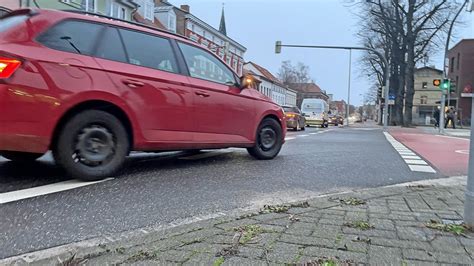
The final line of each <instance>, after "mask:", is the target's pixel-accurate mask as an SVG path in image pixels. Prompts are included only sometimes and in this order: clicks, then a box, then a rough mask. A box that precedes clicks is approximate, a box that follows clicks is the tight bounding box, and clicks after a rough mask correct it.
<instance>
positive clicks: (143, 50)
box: [0, 9, 286, 180]
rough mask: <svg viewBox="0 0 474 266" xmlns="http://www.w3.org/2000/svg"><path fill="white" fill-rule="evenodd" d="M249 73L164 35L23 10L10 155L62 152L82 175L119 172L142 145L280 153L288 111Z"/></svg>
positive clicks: (3, 120)
mask: <svg viewBox="0 0 474 266" xmlns="http://www.w3.org/2000/svg"><path fill="white" fill-rule="evenodd" d="M19 33H25V34H19ZM248 80H249V79H247V78H240V77H238V76H237V74H236V73H234V72H233V71H232V70H231V68H229V67H228V66H227V65H226V63H224V62H223V61H222V60H221V59H220V58H218V57H217V56H216V55H215V54H214V53H212V52H210V51H209V50H207V49H206V48H203V47H201V46H199V45H197V44H196V43H194V42H192V41H190V40H187V39H185V38H183V37H181V36H178V35H175V34H172V33H169V32H166V31H160V30H157V29H154V28H149V27H146V26H141V25H137V24H134V23H131V22H126V21H120V20H116V19H113V18H109V17H105V16H101V15H86V14H82V13H78V12H66V11H54V10H41V9H38V10H37V9H21V10H16V11H13V12H11V13H10V14H8V15H6V16H5V17H3V18H1V19H0V106H1V108H2V111H1V112H0V125H1V130H0V155H2V156H4V157H6V158H8V159H11V160H14V161H23V162H24V161H31V160H35V159H36V158H38V157H40V156H41V155H43V154H44V153H45V152H46V151H48V150H52V153H53V156H54V159H55V161H56V163H57V164H58V165H59V166H61V167H62V168H63V169H65V170H66V172H67V173H68V174H69V175H70V176H72V177H75V178H79V179H83V180H98V179H102V178H105V177H109V176H111V175H114V174H115V173H116V172H117V171H118V170H119V169H120V168H121V166H122V165H123V163H124V161H125V158H126V156H127V155H128V154H129V152H130V151H136V150H137V151H163V150H165V151H171V150H197V149H218V148H228V147H240V148H247V150H248V152H249V153H250V154H251V155H252V156H253V157H255V158H257V159H272V158H274V157H275V156H277V154H278V153H279V151H280V149H281V147H282V144H283V143H284V139H285V134H286V130H283V129H284V128H286V124H285V119H284V114H283V110H282V108H281V107H280V106H278V105H277V104H275V103H273V102H272V101H271V99H269V98H267V97H266V96H264V95H263V94H261V93H260V92H258V91H257V90H255V89H250V87H251V84H248V82H251V81H248Z"/></svg>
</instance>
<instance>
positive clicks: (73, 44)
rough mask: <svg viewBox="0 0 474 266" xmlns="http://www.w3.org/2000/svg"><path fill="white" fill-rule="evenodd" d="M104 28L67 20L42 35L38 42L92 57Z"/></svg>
mask: <svg viewBox="0 0 474 266" xmlns="http://www.w3.org/2000/svg"><path fill="white" fill-rule="evenodd" d="M103 29H104V26H102V25H99V24H95V23H88V22H84V21H78V20H67V21H63V22H60V23H59V24H57V25H55V26H53V27H51V28H50V29H48V30H47V31H46V32H44V33H43V34H41V35H40V36H39V37H38V38H37V41H38V42H40V43H41V44H43V45H45V46H47V47H49V48H52V49H56V50H60V51H64V52H70V53H76V54H84V55H91V54H92V53H93V52H94V51H93V50H94V46H95V44H96V42H97V39H98V37H99V34H100V33H101V31H102V30H103Z"/></svg>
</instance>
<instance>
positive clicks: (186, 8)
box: [179, 5, 189, 13]
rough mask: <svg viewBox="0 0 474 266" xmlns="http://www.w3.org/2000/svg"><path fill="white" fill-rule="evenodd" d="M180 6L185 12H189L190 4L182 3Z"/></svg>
mask: <svg viewBox="0 0 474 266" xmlns="http://www.w3.org/2000/svg"><path fill="white" fill-rule="evenodd" d="M179 8H181V9H182V10H184V11H185V12H187V13H189V5H181V6H180V7H179Z"/></svg>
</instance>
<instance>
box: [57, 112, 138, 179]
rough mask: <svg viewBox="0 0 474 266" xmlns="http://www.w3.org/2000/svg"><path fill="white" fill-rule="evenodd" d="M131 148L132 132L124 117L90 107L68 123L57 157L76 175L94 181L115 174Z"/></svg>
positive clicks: (62, 132) (62, 131) (75, 176)
mask: <svg viewBox="0 0 474 266" xmlns="http://www.w3.org/2000/svg"><path fill="white" fill-rule="evenodd" d="M129 148H130V142H129V139H128V134H127V131H126V130H125V128H124V126H123V125H122V123H121V122H120V120H118V119H117V118H116V117H115V116H113V115H111V114H109V113H107V112H104V111H99V110H90V111H84V112H81V113H78V114H76V115H75V116H74V117H72V118H71V119H70V120H69V121H67V122H66V124H65V125H64V127H63V128H62V129H61V131H60V133H59V137H58V140H57V142H56V145H55V147H54V148H53V156H54V159H55V161H56V163H57V164H58V165H60V166H61V167H62V168H64V169H65V170H66V172H67V173H68V174H69V175H71V176H72V177H74V178H78V179H81V180H85V181H94V180H100V179H103V178H105V177H109V176H112V175H114V174H115V173H116V172H117V171H118V170H119V169H120V167H121V166H122V165H123V163H124V161H125V157H126V156H127V154H128V152H129Z"/></svg>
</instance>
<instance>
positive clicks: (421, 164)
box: [383, 132, 436, 173]
mask: <svg viewBox="0 0 474 266" xmlns="http://www.w3.org/2000/svg"><path fill="white" fill-rule="evenodd" d="M383 134H384V135H385V138H387V140H388V142H389V143H390V144H391V145H392V147H393V148H394V149H395V150H396V151H397V152H398V154H399V155H400V156H401V157H402V158H403V160H404V161H405V163H406V164H407V165H408V167H409V168H410V170H411V171H413V172H424V173H436V170H434V169H433V167H431V166H429V165H428V163H427V162H426V161H424V160H423V159H421V158H420V157H419V156H417V155H416V154H415V153H414V152H413V151H412V150H410V149H409V148H407V147H405V146H404V145H403V144H401V143H400V142H398V141H397V140H396V139H395V138H394V137H392V135H390V134H389V133H387V132H384V133H383Z"/></svg>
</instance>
